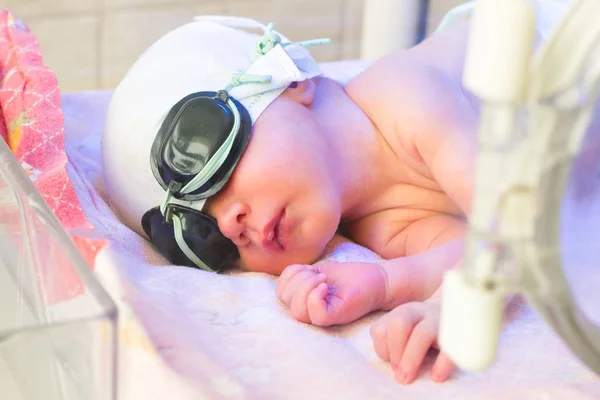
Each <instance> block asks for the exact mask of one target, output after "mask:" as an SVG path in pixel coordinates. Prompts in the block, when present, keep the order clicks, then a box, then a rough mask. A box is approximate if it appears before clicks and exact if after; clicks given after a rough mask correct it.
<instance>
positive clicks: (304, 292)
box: [290, 273, 327, 323]
mask: <svg viewBox="0 0 600 400" xmlns="http://www.w3.org/2000/svg"><path fill="white" fill-rule="evenodd" d="M326 280H327V275H325V274H323V273H321V274H318V275H313V276H311V277H309V278H307V279H305V280H304V281H303V282H302V283H300V284H299V285H298V287H297V288H296V291H295V292H294V294H293V298H292V303H291V305H290V312H291V314H292V317H294V318H295V319H297V320H298V321H301V322H306V323H310V322H311V321H310V317H309V315H308V295H309V294H310V293H311V292H312V291H313V290H314V289H315V288H316V287H317V286H319V284H320V283H323V282H325V281H326Z"/></svg>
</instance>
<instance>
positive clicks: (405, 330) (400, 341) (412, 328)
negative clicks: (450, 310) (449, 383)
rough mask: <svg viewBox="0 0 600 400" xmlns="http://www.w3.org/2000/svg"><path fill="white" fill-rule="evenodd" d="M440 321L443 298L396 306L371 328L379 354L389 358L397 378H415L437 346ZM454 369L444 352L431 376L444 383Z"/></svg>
mask: <svg viewBox="0 0 600 400" xmlns="http://www.w3.org/2000/svg"><path fill="white" fill-rule="evenodd" d="M439 322H440V303H439V301H433V300H431V301H425V302H414V303H406V304H403V305H401V306H399V307H396V308H395V309H394V310H393V311H390V312H389V313H388V314H386V315H385V316H383V317H382V318H381V319H380V320H379V321H377V322H376V323H375V324H373V326H372V327H371V337H372V338H373V344H374V345H375V351H376V352H377V355H378V356H379V357H380V358H381V359H382V360H384V361H389V362H390V363H391V364H392V368H393V369H394V372H395V374H396V380H397V381H398V382H400V383H403V384H408V383H411V382H412V381H414V379H415V378H416V376H417V373H418V372H419V367H420V366H421V363H422V362H423V359H424V358H425V355H426V354H427V352H428V351H429V349H430V347H435V348H438V347H437V337H438V330H439ZM453 369H454V364H453V363H452V361H451V360H450V359H449V358H448V357H447V356H446V355H444V354H443V353H440V354H439V355H438V356H437V359H436V361H435V363H434V365H433V368H432V369H431V379H433V380H434V381H437V382H442V381H445V380H446V379H448V377H449V376H450V373H451V372H452V370H453Z"/></svg>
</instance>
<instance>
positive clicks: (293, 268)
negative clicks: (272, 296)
mask: <svg viewBox="0 0 600 400" xmlns="http://www.w3.org/2000/svg"><path fill="white" fill-rule="evenodd" d="M305 269H306V265H301V264H296V265H290V266H289V267H287V268H286V269H284V270H283V272H282V273H281V275H279V279H277V290H276V291H275V293H276V294H277V297H278V298H279V299H281V292H282V290H283V288H284V287H285V286H287V284H288V282H289V281H290V279H292V277H293V276H294V275H296V274H297V273H298V272H300V271H304V270H305Z"/></svg>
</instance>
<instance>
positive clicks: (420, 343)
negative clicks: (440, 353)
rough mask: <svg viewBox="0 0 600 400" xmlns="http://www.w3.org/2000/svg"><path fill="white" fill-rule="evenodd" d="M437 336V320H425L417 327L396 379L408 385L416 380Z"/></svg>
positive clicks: (407, 345)
mask: <svg viewBox="0 0 600 400" xmlns="http://www.w3.org/2000/svg"><path fill="white" fill-rule="evenodd" d="M437 334H438V327H437V321H436V320H435V319H432V318H425V319H423V320H422V321H421V322H419V324H418V325H417V326H415V328H414V329H413V331H412V333H411V335H410V338H409V339H408V343H407V344H406V349H405V350H404V354H403V355H402V361H400V365H399V368H398V371H397V373H396V379H397V380H398V381H399V382H400V383H404V384H408V383H411V382H412V381H414V380H415V377H416V376H417V373H418V372H419V367H420V366H421V364H422V363H423V360H424V359H425V356H426V355H427V352H428V351H429V349H430V348H431V346H432V345H433V343H434V342H435V341H436V339H437ZM442 372H443V371H442Z"/></svg>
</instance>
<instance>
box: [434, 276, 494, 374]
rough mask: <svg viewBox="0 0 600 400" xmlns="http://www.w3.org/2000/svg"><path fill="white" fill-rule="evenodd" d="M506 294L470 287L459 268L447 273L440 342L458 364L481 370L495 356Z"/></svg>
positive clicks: (473, 369)
mask: <svg viewBox="0 0 600 400" xmlns="http://www.w3.org/2000/svg"><path fill="white" fill-rule="evenodd" d="M503 309H504V301H503V296H502V295H501V294H500V293H499V292H498V291H497V290H490V291H486V290H484V289H478V288H474V287H472V286H470V285H469V284H468V283H467V282H466V280H465V276H464V274H463V273H462V271H460V270H451V271H448V272H446V274H445V275H444V283H443V287H442V310H441V319H440V334H439V345H440V349H441V350H442V351H443V352H444V353H445V354H446V355H447V356H448V357H450V359H451V360H452V361H454V363H455V364H456V366H457V367H459V368H460V369H462V370H464V371H481V370H483V369H485V368H487V367H489V366H490V365H491V364H492V363H493V361H494V359H495V358H496V352H497V348H498V338H499V335H500V329H501V328H502V316H503Z"/></svg>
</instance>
